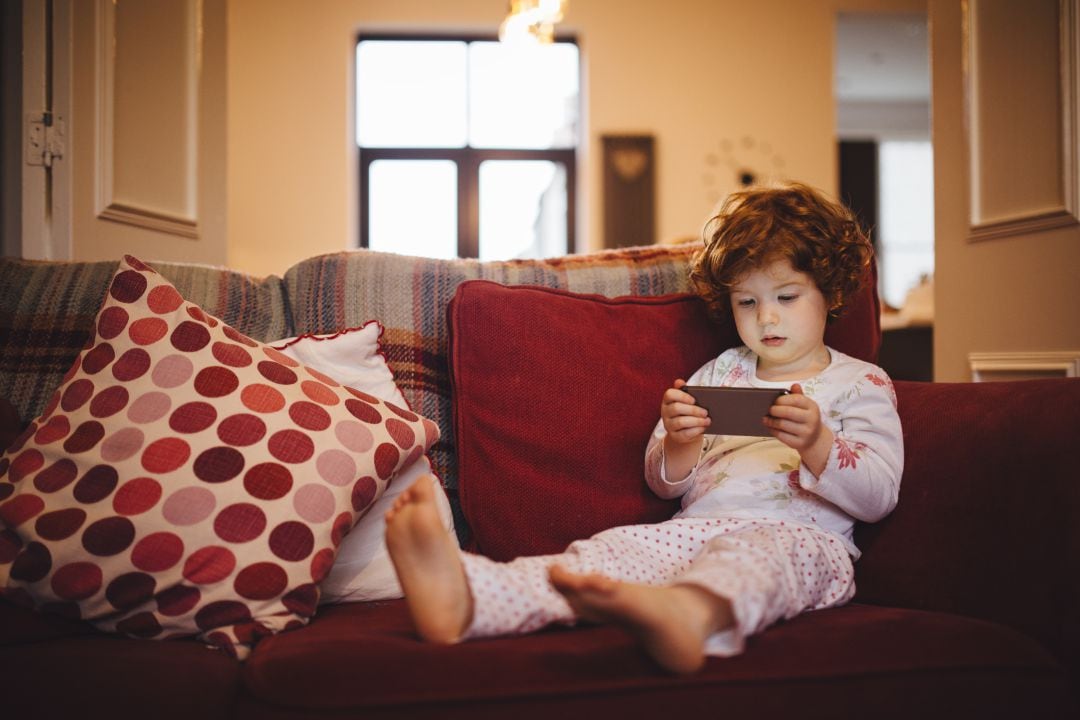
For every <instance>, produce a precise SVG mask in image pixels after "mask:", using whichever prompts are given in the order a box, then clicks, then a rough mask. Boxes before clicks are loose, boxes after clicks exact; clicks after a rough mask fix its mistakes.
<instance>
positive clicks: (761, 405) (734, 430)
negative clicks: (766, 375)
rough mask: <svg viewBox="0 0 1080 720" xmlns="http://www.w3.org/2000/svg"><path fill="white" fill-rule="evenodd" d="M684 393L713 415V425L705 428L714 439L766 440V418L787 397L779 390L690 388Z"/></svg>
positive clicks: (783, 391)
mask: <svg viewBox="0 0 1080 720" xmlns="http://www.w3.org/2000/svg"><path fill="white" fill-rule="evenodd" d="M683 391H684V392H687V393H689V394H690V395H692V396H693V397H694V401H695V402H696V403H697V405H698V406H699V407H703V408H705V409H706V410H707V411H708V412H709V418H710V419H711V420H712V423H711V424H710V425H709V426H708V427H707V428H705V432H707V433H709V434H710V435H752V436H754V437H766V436H768V435H769V429H768V428H766V427H765V424H764V423H763V422H762V418H764V417H765V416H766V415H768V414H769V408H770V407H772V404H773V403H774V402H776V398H778V397H780V396H781V395H787V393H788V391H787V390H783V389H779V388H743V387H704V386H701V385H686V386H685V387H683Z"/></svg>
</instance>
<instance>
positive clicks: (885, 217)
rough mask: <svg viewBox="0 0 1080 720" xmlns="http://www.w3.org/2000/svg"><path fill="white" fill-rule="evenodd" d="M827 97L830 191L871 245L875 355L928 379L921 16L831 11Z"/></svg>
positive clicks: (895, 373) (902, 373)
mask: <svg viewBox="0 0 1080 720" xmlns="http://www.w3.org/2000/svg"><path fill="white" fill-rule="evenodd" d="M835 57H836V67H835V82H834V94H835V102H836V119H837V120H836V122H837V125H836V136H837V146H838V147H837V152H838V156H839V157H838V167H839V180H840V183H839V184H840V197H841V199H842V200H843V201H844V202H845V203H846V204H848V205H849V206H850V207H851V208H852V210H853V211H854V212H855V213H856V215H857V216H858V218H859V220H860V222H861V223H862V224H863V226H864V229H866V230H867V231H868V232H869V233H870V236H871V238H872V239H873V241H874V246H875V250H876V251H877V262H878V275H879V285H878V290H879V293H880V295H881V299H882V305H883V313H882V329H883V338H882V350H881V356H880V358H879V362H880V363H881V365H882V366H883V367H884V368H885V369H886V370H887V371H889V373H890V375H892V377H893V378H894V379H903V380H930V379H931V377H930V376H931V375H932V366H933V284H932V283H933V272H934V194H933V181H934V178H933V148H932V144H931V138H930V59H929V46H928V23H927V16H926V15H925V14H911V13H903V14H893V13H847V12H844V13H839V14H838V15H837V20H836V56H835Z"/></svg>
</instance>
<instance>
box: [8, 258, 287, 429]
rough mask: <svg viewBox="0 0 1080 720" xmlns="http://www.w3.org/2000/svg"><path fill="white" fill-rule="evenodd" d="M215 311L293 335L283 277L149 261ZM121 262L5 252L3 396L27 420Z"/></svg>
mask: <svg viewBox="0 0 1080 720" xmlns="http://www.w3.org/2000/svg"><path fill="white" fill-rule="evenodd" d="M151 264H152V265H153V266H154V268H155V269H157V270H158V271H160V272H161V274H162V275H164V276H165V277H166V278H168V279H169V281H170V282H172V283H173V284H174V285H175V286H176V288H177V290H179V291H180V293H181V294H182V295H183V296H184V297H185V298H187V299H188V300H191V301H192V302H194V303H196V304H198V305H199V306H200V307H202V308H203V309H205V310H206V311H207V312H208V313H210V314H211V315H214V316H215V317H218V318H221V319H222V320H224V321H225V322H227V323H229V324H230V325H232V326H233V327H235V328H236V329H237V330H239V331H241V332H243V333H245V334H247V335H250V336H251V337H253V338H255V339H257V340H276V339H278V338H282V337H288V336H289V335H292V334H293V333H292V322H291V320H290V319H289V317H288V315H287V310H288V308H287V304H286V303H285V299H284V295H283V290H282V281H281V278H279V277H276V276H270V277H267V278H254V277H251V276H248V275H245V274H243V273H238V272H234V271H231V270H225V269H220V268H213V267H207V266H202V265H186V264H178V263H164V262H161V263H153V262H152V263H151ZM116 267H117V262H114V261H108V262H48V261H34V260H18V259H12V258H2V259H0V397H4V398H6V399H7V400H9V401H10V402H11V404H12V405H14V406H15V409H16V410H17V411H18V413H19V417H20V418H21V419H22V422H23V424H26V423H28V422H29V421H30V420H32V419H34V418H35V417H37V416H38V415H39V414H40V413H41V411H42V410H44V408H45V405H46V403H48V401H49V398H50V397H51V396H52V393H53V391H54V390H55V389H56V387H57V386H58V385H59V384H60V381H61V379H63V377H64V373H66V372H67V371H68V368H70V367H71V364H72V363H73V362H74V361H75V356H76V355H78V354H79V351H80V350H81V349H82V348H83V346H84V345H85V344H86V342H87V340H88V339H89V337H90V332H91V330H92V328H93V325H94V317H95V316H96V315H97V312H98V309H99V308H100V306H101V303H102V300H103V299H104V297H105V292H106V290H107V288H108V285H109V280H111V279H112V276H113V273H115V272H116Z"/></svg>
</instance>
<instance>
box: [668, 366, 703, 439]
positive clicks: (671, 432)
mask: <svg viewBox="0 0 1080 720" xmlns="http://www.w3.org/2000/svg"><path fill="white" fill-rule="evenodd" d="M685 386H686V381H685V380H676V381H675V385H674V387H670V388H668V389H667V390H665V391H664V399H663V400H662V401H661V403H660V419H661V420H662V421H663V423H664V430H666V431H667V437H668V440H669V441H671V442H675V443H678V444H680V445H682V444H686V443H689V442H693V441H695V440H698V439H700V438H701V437H702V436H703V435H704V434H705V428H706V427H708V425H709V422H710V421H709V417H708V413H707V412H705V409H704V408H700V407H698V406H697V405H695V404H694V398H693V396H691V395H690V394H689V393H686V392H684V391H683V390H682V388H683V387H685Z"/></svg>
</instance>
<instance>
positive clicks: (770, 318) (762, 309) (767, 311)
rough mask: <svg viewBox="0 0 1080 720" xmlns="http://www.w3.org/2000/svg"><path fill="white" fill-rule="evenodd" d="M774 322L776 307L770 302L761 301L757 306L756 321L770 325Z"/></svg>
mask: <svg viewBox="0 0 1080 720" xmlns="http://www.w3.org/2000/svg"><path fill="white" fill-rule="evenodd" d="M775 322H776V308H774V307H773V306H772V304H771V303H762V304H761V305H759V306H758V323H760V324H761V325H772V324H773V323H775Z"/></svg>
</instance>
